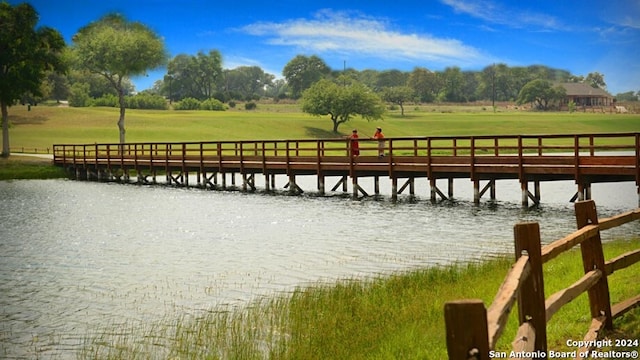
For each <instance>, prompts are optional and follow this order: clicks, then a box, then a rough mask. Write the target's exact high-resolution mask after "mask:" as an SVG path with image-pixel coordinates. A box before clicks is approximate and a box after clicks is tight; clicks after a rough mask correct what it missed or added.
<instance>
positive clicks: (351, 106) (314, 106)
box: [302, 79, 385, 133]
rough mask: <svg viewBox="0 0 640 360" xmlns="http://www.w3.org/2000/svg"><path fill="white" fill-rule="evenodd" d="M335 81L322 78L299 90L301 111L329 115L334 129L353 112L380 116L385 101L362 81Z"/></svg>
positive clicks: (365, 115) (373, 116)
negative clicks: (302, 90) (301, 91)
mask: <svg viewBox="0 0 640 360" xmlns="http://www.w3.org/2000/svg"><path fill="white" fill-rule="evenodd" d="M337 82H338V83H335V82H333V81H330V80H327V79H322V80H320V81H318V82H316V83H315V84H313V85H312V86H311V87H310V88H308V89H307V90H305V91H304V93H303V94H302V111H304V112H306V113H309V114H312V115H316V116H326V115H329V116H330V117H331V121H332V123H333V132H334V133H338V127H339V126H340V125H341V124H344V123H346V122H347V121H349V120H350V119H351V118H352V117H354V116H357V115H359V116H361V117H362V118H364V119H366V120H368V121H371V120H378V119H382V116H383V115H384V111H385V108H384V103H383V102H382V99H380V97H379V96H378V95H376V94H375V93H374V92H373V91H371V90H370V89H369V88H367V87H366V86H364V85H363V84H362V83H359V82H357V81H353V80H347V79H338V80H337Z"/></svg>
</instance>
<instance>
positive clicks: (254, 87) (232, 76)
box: [222, 66, 275, 100]
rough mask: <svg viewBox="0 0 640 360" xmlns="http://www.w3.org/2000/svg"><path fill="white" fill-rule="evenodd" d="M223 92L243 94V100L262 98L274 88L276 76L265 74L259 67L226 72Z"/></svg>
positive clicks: (239, 68)
mask: <svg viewBox="0 0 640 360" xmlns="http://www.w3.org/2000/svg"><path fill="white" fill-rule="evenodd" d="M223 73H224V87H223V89H222V90H223V91H224V92H225V93H227V94H230V93H237V94H241V96H242V99H247V100H250V99H252V98H254V97H258V98H259V97H261V96H262V95H264V94H265V89H267V87H269V86H273V80H274V79H275V76H273V75H271V74H267V73H265V72H264V71H263V70H262V69H261V68H260V67H259V66H239V67H237V68H235V69H231V70H225V71H224V72H223Z"/></svg>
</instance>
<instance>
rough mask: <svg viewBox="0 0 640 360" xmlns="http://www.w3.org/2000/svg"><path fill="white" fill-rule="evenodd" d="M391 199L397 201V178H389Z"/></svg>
mask: <svg viewBox="0 0 640 360" xmlns="http://www.w3.org/2000/svg"><path fill="white" fill-rule="evenodd" d="M391 199H392V200H393V201H395V200H398V178H395V177H393V178H391Z"/></svg>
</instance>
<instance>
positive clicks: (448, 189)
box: [434, 178, 453, 199]
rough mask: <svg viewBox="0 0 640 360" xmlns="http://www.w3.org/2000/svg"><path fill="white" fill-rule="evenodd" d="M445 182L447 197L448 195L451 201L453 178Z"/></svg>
mask: <svg viewBox="0 0 640 360" xmlns="http://www.w3.org/2000/svg"><path fill="white" fill-rule="evenodd" d="M447 182H448V187H447V195H449V199H451V198H453V178H449V179H448V180H447ZM434 184H435V182H434Z"/></svg>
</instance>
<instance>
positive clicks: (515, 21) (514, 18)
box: [441, 0, 566, 31]
mask: <svg viewBox="0 0 640 360" xmlns="http://www.w3.org/2000/svg"><path fill="white" fill-rule="evenodd" d="M441 1H442V3H443V4H445V5H448V6H450V7H452V8H453V9H454V11H456V12H458V13H464V14H467V15H470V16H473V17H475V18H478V19H482V20H484V21H486V22H489V23H493V24H499V25H505V26H508V27H511V28H517V29H522V28H531V27H533V29H532V30H534V31H553V30H560V29H565V28H566V25H564V24H563V23H562V22H561V21H560V20H558V19H557V18H556V17H555V16H552V15H547V14H542V13H536V12H530V11H525V10H521V9H510V8H507V7H504V6H501V5H499V4H497V3H495V2H492V1H479V0H441Z"/></svg>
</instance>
